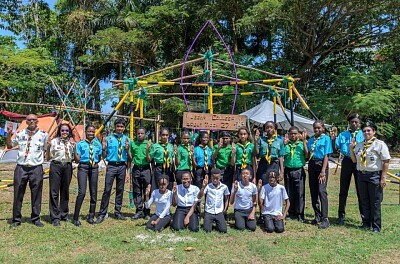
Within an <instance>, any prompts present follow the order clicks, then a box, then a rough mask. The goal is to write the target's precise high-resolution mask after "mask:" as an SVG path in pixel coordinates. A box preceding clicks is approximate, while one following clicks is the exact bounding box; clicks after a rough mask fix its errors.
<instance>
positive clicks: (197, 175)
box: [194, 167, 211, 189]
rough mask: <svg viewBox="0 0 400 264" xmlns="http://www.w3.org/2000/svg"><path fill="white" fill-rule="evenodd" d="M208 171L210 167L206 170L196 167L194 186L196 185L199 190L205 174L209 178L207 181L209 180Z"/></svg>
mask: <svg viewBox="0 0 400 264" xmlns="http://www.w3.org/2000/svg"><path fill="white" fill-rule="evenodd" d="M210 170H211V168H210V167H208V170H206V169H204V168H203V167H197V168H196V171H195V173H194V185H196V186H197V187H199V188H200V189H201V186H202V184H203V180H204V177H205V176H206V174H207V175H208V176H209V177H208V179H209V180H211V177H210Z"/></svg>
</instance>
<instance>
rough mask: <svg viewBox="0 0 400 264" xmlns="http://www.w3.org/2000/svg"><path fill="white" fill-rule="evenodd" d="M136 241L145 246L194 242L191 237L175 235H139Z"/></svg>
mask: <svg viewBox="0 0 400 264" xmlns="http://www.w3.org/2000/svg"><path fill="white" fill-rule="evenodd" d="M136 239H137V240H138V241H140V242H142V243H146V244H164V243H168V244H176V243H178V242H189V241H195V240H196V239H195V238H193V237H182V236H176V235H175V234H157V235H156V236H150V235H146V234H140V235H137V236H136Z"/></svg>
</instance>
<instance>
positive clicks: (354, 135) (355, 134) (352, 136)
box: [349, 128, 360, 149]
mask: <svg viewBox="0 0 400 264" xmlns="http://www.w3.org/2000/svg"><path fill="white" fill-rule="evenodd" d="M358 131H360V129H359V128H357V129H356V130H354V132H352V131H351V129H350V128H349V132H350V134H351V138H350V141H351V140H352V139H353V138H355V137H356V136H357V134H358ZM356 142H357V141H356ZM355 148H356V145H354V147H353V149H355Z"/></svg>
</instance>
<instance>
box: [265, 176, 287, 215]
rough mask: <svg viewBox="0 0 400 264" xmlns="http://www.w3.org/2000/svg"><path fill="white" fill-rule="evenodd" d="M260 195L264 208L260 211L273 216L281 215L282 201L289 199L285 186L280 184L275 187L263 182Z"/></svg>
mask: <svg viewBox="0 0 400 264" xmlns="http://www.w3.org/2000/svg"><path fill="white" fill-rule="evenodd" d="M260 197H261V199H263V200H264V208H263V210H262V212H261V213H262V214H263V215H266V214H269V215H275V216H278V215H282V206H283V201H284V200H286V199H289V197H288V195H287V193H286V190H285V187H283V186H282V185H280V184H277V185H276V186H275V187H272V186H271V185H269V184H265V185H264V186H263V187H262V188H261V192H260Z"/></svg>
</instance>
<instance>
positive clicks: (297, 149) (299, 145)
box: [283, 141, 306, 169]
mask: <svg viewBox="0 0 400 264" xmlns="http://www.w3.org/2000/svg"><path fill="white" fill-rule="evenodd" d="M292 148H294V154H293V157H292V155H291V152H290V151H291V149H292ZM305 164H306V159H305V156H304V144H303V142H302V141H296V142H292V141H289V143H288V144H286V145H285V161H284V162H283V165H284V166H285V167H286V168H291V169H295V168H300V167H303V166H304V165H305Z"/></svg>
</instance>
